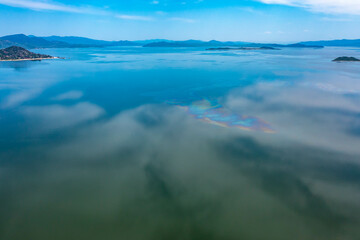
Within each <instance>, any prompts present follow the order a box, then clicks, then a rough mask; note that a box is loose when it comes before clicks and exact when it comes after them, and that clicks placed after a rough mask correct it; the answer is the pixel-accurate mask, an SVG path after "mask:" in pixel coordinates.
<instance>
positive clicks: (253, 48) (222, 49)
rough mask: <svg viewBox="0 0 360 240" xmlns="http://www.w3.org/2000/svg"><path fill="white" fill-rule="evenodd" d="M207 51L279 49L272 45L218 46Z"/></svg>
mask: <svg viewBox="0 0 360 240" xmlns="http://www.w3.org/2000/svg"><path fill="white" fill-rule="evenodd" d="M206 50H207V51H229V50H280V49H278V48H273V47H238V48H234V47H218V48H208V49H206Z"/></svg>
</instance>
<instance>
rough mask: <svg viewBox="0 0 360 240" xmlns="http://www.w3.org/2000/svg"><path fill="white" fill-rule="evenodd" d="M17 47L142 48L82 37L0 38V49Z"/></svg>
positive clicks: (131, 44) (122, 42)
mask: <svg viewBox="0 0 360 240" xmlns="http://www.w3.org/2000/svg"><path fill="white" fill-rule="evenodd" d="M9 46H19V47H24V48H77V47H80V48H81V47H109V46H142V44H141V43H137V42H131V41H103V40H94V39H90V38H84V37H59V36H51V37H36V36H32V35H29V36H26V35H24V34H15V35H8V36H4V37H0V48H5V47H9Z"/></svg>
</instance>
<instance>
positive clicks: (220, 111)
mask: <svg viewBox="0 0 360 240" xmlns="http://www.w3.org/2000/svg"><path fill="white" fill-rule="evenodd" d="M168 103H169V104H175V105H176V106H178V107H180V108H181V109H184V110H185V111H186V112H187V113H188V114H189V115H191V116H192V117H194V118H195V119H198V120H201V121H203V122H206V123H210V124H213V125H217V126H220V127H225V128H238V129H241V130H246V131H262V132H266V133H275V131H274V130H273V129H272V128H271V126H270V125H269V124H268V123H267V122H265V121H264V120H262V119H260V118H257V117H252V116H247V115H240V114H237V113H234V112H232V111H230V110H229V109H227V108H225V107H224V106H222V105H221V104H219V103H218V101H216V100H210V99H203V100H200V101H195V102H192V103H190V104H181V103H176V101H169V102H168Z"/></svg>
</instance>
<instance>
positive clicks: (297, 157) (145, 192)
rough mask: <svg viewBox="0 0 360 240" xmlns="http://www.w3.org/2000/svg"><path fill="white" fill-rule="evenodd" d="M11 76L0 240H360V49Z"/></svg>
mask: <svg viewBox="0 0 360 240" xmlns="http://www.w3.org/2000/svg"><path fill="white" fill-rule="evenodd" d="M37 51H38V52H41V53H46V54H50V55H53V56H61V57H65V58H66V59H65V60H47V61H41V62H39V61H37V62H28V61H27V62H1V63H0V239H2V240H17V239H19V240H20V239H21V240H23V239H36V240H43V239H44V240H45V239H46V240H48V239H52V240H57V239H59V240H60V239H61V240H64V239H77V240H82V239H84V240H85V239H86V240H92V239H102V240H113V239H139V240H140V239H141V240H142V239H149V240H151V239H154V240H155V239H156V240H158V239H179V240H180V239H181V240H183V239H189V240H190V239H191V240H193V239H206V240H210V239H222V240H225V239H249V240H252V239H259V240H260V239H261V240H262V239H274V240H275V239H276V240H281V239H284V240H288V239H299V240H300V239H301V240H305V239H309V240H310V239H311V240H313V239H327V240H329V239H342V240H343V239H351V240H352V239H359V238H360V228H359V225H360V147H359V146H360V104H359V103H360V77H359V76H360V65H359V64H358V63H334V62H331V60H332V59H334V58H336V57H338V56H343V55H349V56H358V55H360V50H359V49H355V48H325V49H284V50H281V51H266V50H265V51H234V52H209V51H204V50H203V49H200V48H199V49H198V48H182V49H161V48H140V47H131V48H87V49H45V50H37Z"/></svg>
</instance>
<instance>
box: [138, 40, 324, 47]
mask: <svg viewBox="0 0 360 240" xmlns="http://www.w3.org/2000/svg"><path fill="white" fill-rule="evenodd" d="M144 47H243V48H244V47H247V48H323V46H321V45H310V44H309V45H305V44H300V43H296V44H287V45H285V44H273V43H248V42H219V41H215V40H212V41H209V42H203V41H197V40H188V41H162V42H153V43H149V44H146V45H144Z"/></svg>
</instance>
